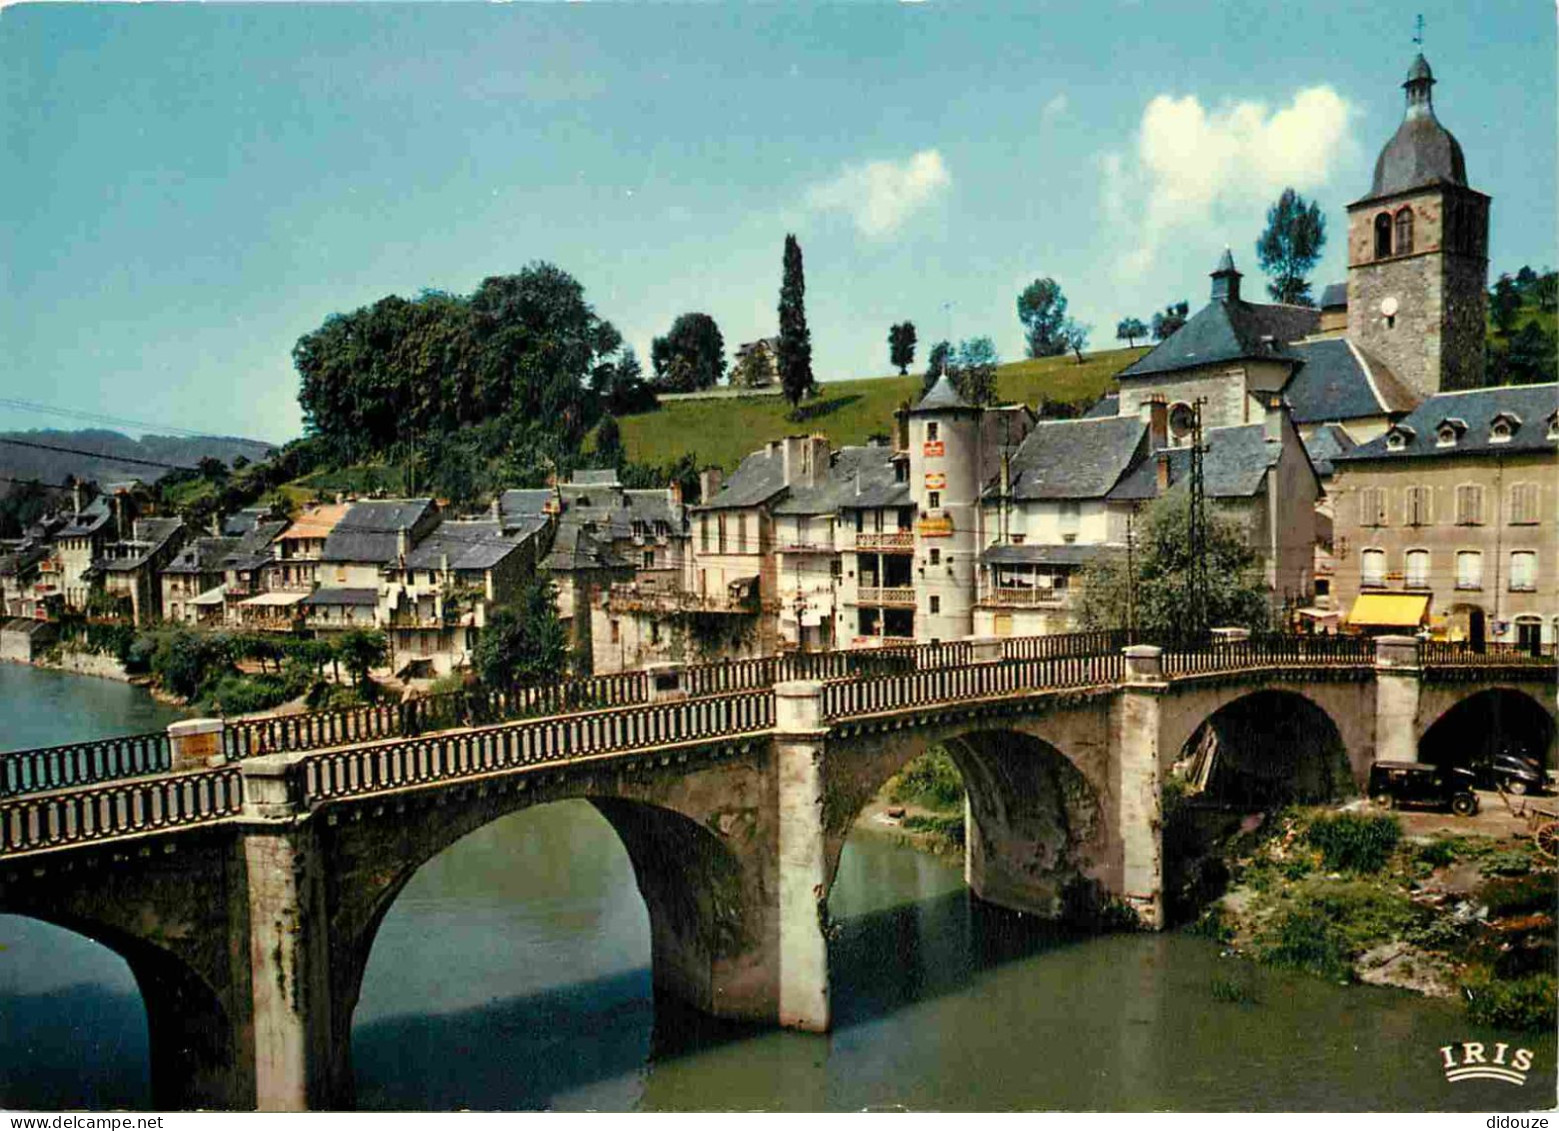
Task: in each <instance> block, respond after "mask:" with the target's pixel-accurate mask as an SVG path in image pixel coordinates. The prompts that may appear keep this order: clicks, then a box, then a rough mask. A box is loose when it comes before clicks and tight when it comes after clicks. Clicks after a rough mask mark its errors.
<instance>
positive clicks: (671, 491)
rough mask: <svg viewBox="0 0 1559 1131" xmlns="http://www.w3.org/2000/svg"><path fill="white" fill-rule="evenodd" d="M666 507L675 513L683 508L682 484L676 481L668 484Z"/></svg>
mask: <svg viewBox="0 0 1559 1131" xmlns="http://www.w3.org/2000/svg"><path fill="white" fill-rule="evenodd" d="M666 505H667V506H668V507H670V508H671V509H672V510H673V511H675V510H678V509H679V508H680V507H681V506H682V484H681V483H679V482H678V481H677V480H675V479H673V480H672V481H671V482H670V483H668V484H666Z"/></svg>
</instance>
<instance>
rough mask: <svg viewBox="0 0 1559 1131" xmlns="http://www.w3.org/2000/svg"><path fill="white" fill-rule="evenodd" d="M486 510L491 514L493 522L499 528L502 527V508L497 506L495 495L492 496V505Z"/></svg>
mask: <svg viewBox="0 0 1559 1131" xmlns="http://www.w3.org/2000/svg"><path fill="white" fill-rule="evenodd" d="M488 510H489V511H490V512H491V513H492V516H493V521H494V522H496V523H498V524H499V525H500V526H501V525H503V508H502V507H500V506H499V505H498V496H497V495H494V496H493V501H492V505H491V506H490V507H488Z"/></svg>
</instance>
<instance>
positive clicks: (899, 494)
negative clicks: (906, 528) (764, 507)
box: [774, 446, 910, 514]
mask: <svg viewBox="0 0 1559 1131" xmlns="http://www.w3.org/2000/svg"><path fill="white" fill-rule="evenodd" d="M909 505H910V496H909V484H908V483H900V482H898V481H897V476H896V474H895V471H894V463H893V449H892V448H889V447H886V446H883V447H872V446H866V447H849V448H840V449H839V450H838V451H837V452H835V453H833V455H832V457H831V459H830V462H829V467H828V477H827V479H825V480H824V481H823V482H822V483H820V484H819V485H818V486H816V487H792V488H791V489H790V491H789V492H788V493H787V494H786V495H785V497H784V498H783V499H781V500H780V501H779V502H778V503H776V504H775V506H774V513H775V514H835V513H837V512H838V511H839V510H840V509H841V508H846V507H854V508H857V509H860V508H863V507H870V508H873V509H876V508H879V507H897V506H909Z"/></svg>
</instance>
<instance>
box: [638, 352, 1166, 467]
mask: <svg viewBox="0 0 1559 1131" xmlns="http://www.w3.org/2000/svg"><path fill="white" fill-rule="evenodd" d="M1146 352H1147V347H1145V346H1143V347H1138V348H1137V349H1122V350H1101V351H1099V352H1097V353H1092V354H1087V355H1085V357H1086V360H1084V362H1083V364H1081V365H1079V364H1077V359H1076V358H1074V357H1071V356H1067V357H1047V358H1041V359H1038V360H1026V361H1015V362H1012V363H1011V364H1009V365H1004V366H1002V367H1001V369H1000V370H998V373H997V387H998V390H999V392H1000V397H1001V400H1002V401H1004V402H1008V403H1010V402H1013V401H1021V402H1023V403H1024V404H1030V405H1034V404H1038V403H1040V402H1041V401H1047V400H1050V401H1072V402H1077V403H1084V404H1087V403H1092V402H1093V401H1095V400H1097V399H1098V398H1099V397H1100V396H1101V395H1103V394H1104V393H1106V392H1108V391H1110V390H1111V389H1113V388H1114V381H1113V380H1112V378H1113V377H1114V375H1115V374H1116V373H1118V372H1120V371H1121V370H1122V369H1124V368H1125V367H1126V366H1127V365H1130V364H1131V363H1132V362H1133V361H1134V360H1136V359H1137V358H1138V357H1141V356H1142V355H1143V354H1144V353H1146ZM920 387H921V378H920V377H919V375H914V374H912V375H911V376H908V377H877V378H872V379H867V380H859V381H830V382H828V383H827V384H826V385H823V386H822V393H821V395H820V396H819V397H818V398H817V399H816V400H813V401H810V402H808V403H807V404H805V405H803V406H802V411H801V419H800V420H791V419H789V411H790V406H789V405H788V404H786V403H785V401H784V400H783V399H782V398H779V397H763V398H758V397H754V398H751V399H747V400H734V401H732V400H725V401H675V402H671V403H668V404H666V405H663V406H662V407H661V408H660V409H658V410H657V411H655V412H647V413H644V414H642V415H639V416H628V417H624V418H622V420H620V421H619V423H620V424H621V425H622V437H623V444H624V446H625V447H626V448H627V451H628V458H629V459H630V460H632V461H634V462H635V463H647V464H651V465H655V466H660V465H664V464H667V463H670V462H672V461H673V460H675V459H677V458H678V457H679V456H681V455H683V454H684V453H685V452H692V453H694V454H695V455H696V456H697V457H698V462H699V464H700V465H709V464H718V465H720V466H721V467H724V468H725V469H726V470H727V471H729V470H731V469H732V468H734V467H735V466H736V465H737V464H738V463H739V462H741V459H742V457H743V456H745V455H746V454H747V453H748V452H751V451H753V450H755V449H757V448H760V447H762V446H763V444H764V443H765V442H767V441H768V440H771V439H775V438H777V437H780V436H785V435H792V434H795V433H799V432H821V433H823V434H824V435H826V436H827V437H828V438H829V440H831V441H832V442H833V444H834V446H835V447H839V446H842V445H845V444H863V443H865V442H866V439H867V437H869V436H870V435H871V434H872V433H873V432H891V431H892V428H893V412H894V410H895V409H897V408H898V407H899V405H900V404H902V403H903V402H904V401H906V400H910V399H915V398H918V397H919V395H920Z"/></svg>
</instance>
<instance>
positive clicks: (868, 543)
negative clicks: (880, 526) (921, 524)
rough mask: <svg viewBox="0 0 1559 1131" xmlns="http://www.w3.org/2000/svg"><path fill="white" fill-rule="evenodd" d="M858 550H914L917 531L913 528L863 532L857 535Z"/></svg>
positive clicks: (856, 545) (856, 544)
mask: <svg viewBox="0 0 1559 1131" xmlns="http://www.w3.org/2000/svg"><path fill="white" fill-rule="evenodd" d="M855 548H856V549H857V550H875V551H878V552H881V551H883V550H913V549H914V548H915V533H914V531H912V530H878V531H873V532H861V533H859V534H857V535H856V536H855Z"/></svg>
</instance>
